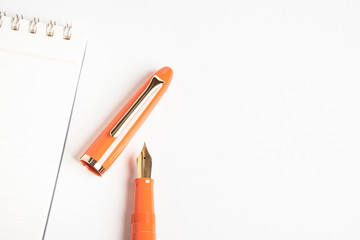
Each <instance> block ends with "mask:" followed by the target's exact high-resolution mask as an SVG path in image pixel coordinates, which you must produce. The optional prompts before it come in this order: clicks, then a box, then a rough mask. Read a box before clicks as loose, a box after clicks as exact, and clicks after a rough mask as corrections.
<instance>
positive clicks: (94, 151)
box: [81, 67, 173, 176]
mask: <svg viewBox="0 0 360 240" xmlns="http://www.w3.org/2000/svg"><path fill="white" fill-rule="evenodd" d="M154 75H156V76H157V77H159V78H160V79H161V80H163V81H164V84H163V85H162V87H161V88H160V89H159V91H158V92H157V93H156V95H155V96H154V97H153V98H152V99H151V101H150V102H149V104H148V105H147V106H146V108H145V109H144V110H143V112H142V113H141V115H140V116H139V117H138V118H137V119H136V121H135V122H134V123H133V125H132V126H131V127H130V128H129V130H128V131H127V133H126V134H125V135H124V137H123V138H122V139H121V141H120V142H119V144H118V145H117V146H116V147H115V149H114V150H113V151H112V152H111V153H110V155H109V156H108V157H107V158H106V160H105V161H104V162H102V163H101V165H102V167H103V168H104V169H105V170H106V171H107V170H108V169H109V168H110V166H111V165H112V164H113V163H114V161H115V160H116V159H117V158H118V157H119V155H120V154H121V152H122V151H123V150H124V148H125V147H126V146H127V145H128V143H129V142H130V140H131V139H132V138H133V136H134V135H135V133H136V132H137V131H138V130H139V128H140V127H141V125H142V124H143V123H144V121H145V120H146V118H147V117H148V116H149V114H150V113H151V111H152V110H153V109H154V107H155V106H156V104H157V103H158V102H159V100H160V99H161V97H162V96H163V95H164V93H165V91H166V90H167V89H168V87H169V84H170V82H171V79H172V76H173V71H172V69H171V68H170V67H164V68H161V69H160V70H158V71H157V72H155V73H154V74H153V75H151V76H150V77H149V78H148V79H147V80H146V81H145V83H144V84H143V85H142V86H141V87H140V89H139V90H138V91H137V92H136V93H135V94H134V95H133V96H132V97H131V98H130V100H129V101H128V102H127V103H126V104H125V106H124V107H123V108H122V109H121V110H120V112H119V113H118V114H117V115H116V116H115V118H114V119H113V120H112V121H111V122H110V123H109V125H108V126H107V127H106V128H105V129H104V130H103V131H102V133H101V134H100V135H99V136H98V138H97V139H96V140H95V141H94V142H93V144H92V145H91V146H90V147H89V148H88V149H87V150H86V152H85V155H88V156H89V157H91V158H92V159H94V160H96V161H97V162H98V161H99V160H100V159H101V158H102V156H103V155H104V153H105V152H106V151H107V150H108V149H109V147H110V146H111V145H112V144H113V143H114V141H115V139H116V138H114V137H112V136H111V135H110V131H111V130H112V129H113V128H114V126H115V125H116V124H117V123H118V122H119V121H120V119H121V118H122V117H123V116H124V115H125V114H126V112H127V111H128V110H129V109H130V108H131V106H132V105H133V104H134V102H135V101H136V100H137V99H138V98H139V96H140V95H141V94H142V92H144V90H145V89H146V87H147V86H148V85H149V83H150V81H151V79H152V78H153V77H154ZM81 162H82V163H83V164H84V165H85V166H86V167H88V169H89V170H90V171H91V172H93V173H94V174H96V175H98V176H101V174H100V173H99V172H98V170H97V169H94V167H93V166H91V165H89V164H88V163H87V162H85V161H83V160H81Z"/></svg>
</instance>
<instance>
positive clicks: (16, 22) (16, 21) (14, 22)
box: [11, 14, 23, 31]
mask: <svg viewBox="0 0 360 240" xmlns="http://www.w3.org/2000/svg"><path fill="white" fill-rule="evenodd" d="M20 19H23V15H20V16H19V14H16V16H15V17H12V18H11V29H12V30H14V31H18V30H19V28H20Z"/></svg>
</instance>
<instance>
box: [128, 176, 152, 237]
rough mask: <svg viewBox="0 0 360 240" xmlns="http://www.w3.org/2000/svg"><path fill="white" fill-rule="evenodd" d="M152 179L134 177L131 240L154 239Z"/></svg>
mask: <svg viewBox="0 0 360 240" xmlns="http://www.w3.org/2000/svg"><path fill="white" fill-rule="evenodd" d="M155 239H156V233H155V211H154V180H153V179H151V178H137V179H135V189H134V206H133V213H132V215H131V240H155Z"/></svg>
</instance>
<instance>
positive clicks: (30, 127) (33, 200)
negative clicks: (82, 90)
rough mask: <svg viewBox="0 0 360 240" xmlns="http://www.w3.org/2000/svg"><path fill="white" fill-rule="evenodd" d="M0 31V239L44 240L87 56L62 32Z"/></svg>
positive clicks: (78, 39)
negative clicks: (82, 66)
mask: <svg viewBox="0 0 360 240" xmlns="http://www.w3.org/2000/svg"><path fill="white" fill-rule="evenodd" d="M2 20H3V23H2V26H1V27H0V166H1V173H0V239H4V240H5V239H6V240H12V239H16V240H19V239H26V240H32V239H34V240H37V239H39V240H40V239H42V237H43V233H44V230H45V226H46V221H47V217H48V213H49V208H50V204H51V199H52V195H53V191H54V186H55V181H56V177H57V172H58V168H59V164H60V161H61V157H62V151H63V147H64V143H65V139H66V134H67V128H68V124H69V120H70V115H71V110H72V105H73V101H74V96H75V91H76V86H77V82H78V79H79V74H80V70H81V65H82V60H83V56H84V49H85V39H84V37H83V35H82V34H80V33H77V32H76V31H72V36H71V39H70V40H64V39H63V27H60V26H58V27H55V29H54V36H53V37H49V36H46V35H45V30H46V24H41V23H39V24H38V29H37V33H36V34H31V33H29V22H28V21H26V20H21V21H20V29H19V30H18V31H14V30H11V27H10V26H11V18H10V17H5V18H4V17H3V18H2Z"/></svg>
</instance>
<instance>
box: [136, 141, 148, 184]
mask: <svg viewBox="0 0 360 240" xmlns="http://www.w3.org/2000/svg"><path fill="white" fill-rule="evenodd" d="M136 165H137V172H138V178H151V165H152V159H151V156H150V153H149V151H148V150H147V148H146V144H145V143H144V147H143V149H142V150H141V153H140V154H139V156H138V157H137V159H136Z"/></svg>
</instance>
